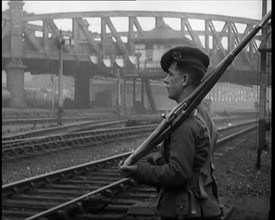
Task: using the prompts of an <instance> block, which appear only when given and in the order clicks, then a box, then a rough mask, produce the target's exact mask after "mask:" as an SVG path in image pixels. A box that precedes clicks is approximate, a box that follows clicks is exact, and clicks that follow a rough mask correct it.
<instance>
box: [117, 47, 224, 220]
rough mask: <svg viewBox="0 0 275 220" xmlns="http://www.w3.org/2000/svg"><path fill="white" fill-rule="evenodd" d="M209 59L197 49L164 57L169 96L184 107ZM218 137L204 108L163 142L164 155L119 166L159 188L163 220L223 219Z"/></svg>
mask: <svg viewBox="0 0 275 220" xmlns="http://www.w3.org/2000/svg"><path fill="white" fill-rule="evenodd" d="M208 65H209V57H208V55H206V54H205V53H204V52H203V51H201V50H200V49H198V48H196V47H189V46H182V47H176V48H173V49H171V50H169V51H168V52H166V53H165V54H164V55H163V56H162V58H161V68H162V69H163V70H164V71H165V72H166V73H167V74H168V75H167V77H166V78H165V79H164V83H165V84H166V88H167V91H168V97H169V98H170V99H172V100H175V101H176V102H177V103H180V102H181V101H182V100H184V99H185V98H186V97H187V96H188V95H189V94H190V93H191V92H192V91H193V90H194V89H195V88H196V87H197V86H198V85H199V83H200V81H201V79H202V78H203V76H204V73H205V72H206V70H207V68H208ZM216 141H217V132H216V130H215V127H214V124H213V121H212V120H211V118H210V116H209V114H208V113H207V111H206V109H205V108H204V107H203V105H201V104H199V105H198V106H197V108H196V109H195V110H194V111H193V112H192V114H190V115H189V116H188V117H187V118H186V120H185V121H184V122H183V123H182V124H180V125H179V126H178V127H177V128H176V129H175V130H174V131H173V132H172V133H171V135H170V136H169V137H168V138H167V139H166V140H164V141H163V143H162V152H161V154H158V153H155V154H153V155H151V157H150V159H149V160H148V161H149V163H140V164H134V165H125V164H123V162H121V163H120V164H119V169H120V172H121V173H122V175H124V176H125V177H131V178H133V179H135V180H136V181H138V182H139V183H143V184H148V185H153V186H156V187H157V188H159V189H160V192H159V196H158V201H157V211H158V213H159V215H160V216H161V219H163V220H164V219H192V218H199V219H220V218H221V209H220V206H219V203H218V197H217V187H216V182H215V179H214V176H213V169H214V167H213V151H214V148H215V144H216Z"/></svg>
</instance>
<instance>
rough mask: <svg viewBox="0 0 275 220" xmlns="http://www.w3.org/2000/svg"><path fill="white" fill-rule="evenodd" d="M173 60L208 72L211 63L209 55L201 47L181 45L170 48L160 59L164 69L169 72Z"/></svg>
mask: <svg viewBox="0 0 275 220" xmlns="http://www.w3.org/2000/svg"><path fill="white" fill-rule="evenodd" d="M173 62H177V63H183V64H186V65H189V66H191V67H194V68H196V69H199V70H201V71H203V72H206V70H207V68H208V65H209V57H208V55H207V54H206V53H204V52H203V51H202V50H200V49H199V48H196V47H191V46H181V47H175V48H173V49H170V50H168V51H167V52H166V53H165V54H163V56H162V57H161V61H160V65H161V68H162V69H163V71H165V72H167V73H168V69H169V67H170V65H171V64H172V63H173Z"/></svg>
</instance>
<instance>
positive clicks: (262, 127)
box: [256, 0, 267, 169]
mask: <svg viewBox="0 0 275 220" xmlns="http://www.w3.org/2000/svg"><path fill="white" fill-rule="evenodd" d="M266 12H267V0H262V17H263V16H264V15H265V14H266ZM266 35H267V26H264V27H263V29H262V44H263V50H261V51H260V52H261V67H260V100H259V104H260V105H259V130H258V146H257V161H256V169H260V168H261V154H262V148H263V146H264V144H265V136H266V132H265V131H266V44H264V42H265V38H266Z"/></svg>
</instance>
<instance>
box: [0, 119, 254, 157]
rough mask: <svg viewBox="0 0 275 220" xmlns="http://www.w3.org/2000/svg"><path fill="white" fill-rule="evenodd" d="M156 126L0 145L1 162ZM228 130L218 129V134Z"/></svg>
mask: <svg viewBox="0 0 275 220" xmlns="http://www.w3.org/2000/svg"><path fill="white" fill-rule="evenodd" d="M252 123H255V121H252V122H251V121H250V122H245V123H242V124H236V125H233V126H231V127H230V129H234V128H235V127H239V126H246V125H248V124H252ZM155 127H156V125H145V126H133V127H124V128H112V129H99V130H91V131H84V132H75V133H69V134H65V135H52V136H48V137H45V138H31V139H27V140H24V141H23V140H22V141H18V142H17V141H15V142H3V143H2V160H3V161H7V160H12V159H18V158H25V157H30V156H36V155H41V154H46V153H49V152H53V151H60V150H65V149H69V148H73V147H74V148H79V147H85V146H94V145H98V144H99V143H104V142H109V141H111V140H123V139H125V138H133V137H138V136H141V135H144V134H147V133H150V132H152V131H153V130H154V129H155ZM223 130H228V128H221V129H218V132H221V131H223Z"/></svg>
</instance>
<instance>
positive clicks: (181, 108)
mask: <svg viewBox="0 0 275 220" xmlns="http://www.w3.org/2000/svg"><path fill="white" fill-rule="evenodd" d="M270 18H271V11H270V12H269V13H267V14H266V15H265V16H264V17H263V19H262V20H261V21H259V22H258V23H257V24H256V26H255V27H254V28H253V29H252V30H251V31H250V32H249V34H247V36H245V37H244V38H243V39H242V41H241V42H240V43H239V45H237V47H235V48H234V49H233V50H232V51H231V52H230V53H229V54H228V55H227V56H226V57H225V58H224V59H223V60H222V61H221V62H220V63H219V64H218V65H217V67H216V68H215V69H214V70H212V71H209V72H207V73H206V74H205V76H204V77H203V79H202V80H201V83H200V84H199V86H198V87H197V88H196V89H194V90H193V92H192V93H190V94H189V95H188V96H187V97H186V98H185V99H184V100H182V101H181V102H180V103H178V104H177V105H176V106H175V107H174V108H173V109H172V110H171V111H170V112H169V113H168V115H167V116H165V117H164V119H163V120H162V122H161V123H160V124H159V125H158V127H157V128H156V129H155V130H154V131H153V132H152V133H151V134H150V135H149V137H148V138H147V139H146V140H145V141H144V142H143V143H142V144H141V145H140V146H139V147H138V148H137V149H136V150H134V152H133V153H132V154H131V155H130V156H129V157H128V158H127V159H126V160H125V161H124V165H132V164H134V163H136V162H137V161H139V160H140V159H141V158H142V157H143V156H145V155H146V154H147V153H149V152H150V151H151V150H152V148H153V147H155V146H157V145H158V144H159V143H161V142H162V141H163V140H164V139H165V138H166V137H168V136H169V135H170V134H171V133H172V132H173V130H174V129H175V128H176V127H177V126H178V125H180V124H182V123H183V122H184V120H185V119H186V118H187V116H188V115H189V114H190V113H191V112H192V111H193V110H194V109H195V108H196V107H197V105H198V104H199V103H200V102H201V101H202V99H203V98H204V97H205V96H206V94H207V93H208V92H209V91H210V90H211V89H212V87H213V86H214V85H215V83H216V82H217V81H218V80H219V78H220V77H221V76H222V74H223V73H224V72H225V70H226V69H227V68H228V66H229V65H230V64H231V63H232V62H233V60H234V59H235V57H236V56H237V55H238V54H239V53H240V52H241V50H242V49H243V48H244V47H245V46H246V45H247V44H248V42H249V41H250V40H251V39H252V38H253V37H254V36H255V35H256V34H257V33H258V31H259V30H260V29H262V28H263V26H264V25H265V24H266V23H267V22H268V21H269V19H270Z"/></svg>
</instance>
